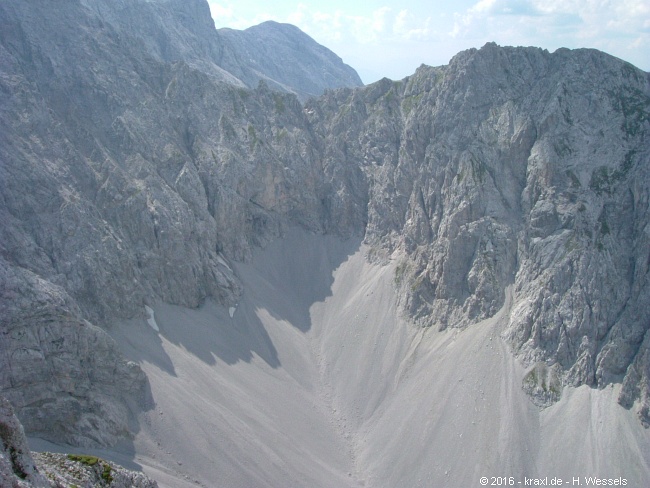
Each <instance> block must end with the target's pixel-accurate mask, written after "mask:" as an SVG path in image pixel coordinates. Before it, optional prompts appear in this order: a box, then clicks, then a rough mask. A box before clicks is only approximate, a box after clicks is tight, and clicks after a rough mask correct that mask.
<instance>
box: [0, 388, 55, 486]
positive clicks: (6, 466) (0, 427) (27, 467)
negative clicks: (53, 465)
mask: <svg viewBox="0 0 650 488" xmlns="http://www.w3.org/2000/svg"><path fill="white" fill-rule="evenodd" d="M0 484H1V485H2V486H11V487H14V486H16V487H23V486H24V487H28V486H33V487H35V488H45V487H49V486H50V484H49V483H48V481H47V479H46V478H45V477H44V476H43V475H42V474H40V473H39V472H38V469H37V468H36V465H35V464H34V459H33V458H32V453H31V452H30V450H29V447H28V446H27V439H25V431H24V430H23V427H22V425H20V422H19V421H18V419H17V418H16V415H15V414H14V410H13V408H12V407H11V404H10V403H9V402H8V401H7V399H5V398H4V397H0Z"/></svg>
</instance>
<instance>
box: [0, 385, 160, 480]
mask: <svg viewBox="0 0 650 488" xmlns="http://www.w3.org/2000/svg"><path fill="white" fill-rule="evenodd" d="M0 442H1V446H0V447H1V449H0V486H2V487H6V488H9V487H11V488H68V487H74V486H77V487H79V486H83V487H86V488H93V487H100V486H110V487H112V488H157V486H158V484H157V483H156V482H155V481H153V480H151V479H150V478H148V477H147V476H145V475H144V474H142V473H136V472H133V471H129V470H127V469H124V468H123V467H121V466H118V465H116V464H115V463H111V462H108V461H104V460H101V459H98V458H96V457H94V456H75V455H65V454H53V453H47V452H45V453H38V452H35V453H32V452H31V451H30V450H29V446H28V445H27V439H26V438H25V432H24V429H23V426H22V425H21V423H20V421H19V420H18V418H17V417H16V415H15V414H14V411H13V408H12V406H11V403H9V401H8V400H7V399H5V398H3V397H0Z"/></svg>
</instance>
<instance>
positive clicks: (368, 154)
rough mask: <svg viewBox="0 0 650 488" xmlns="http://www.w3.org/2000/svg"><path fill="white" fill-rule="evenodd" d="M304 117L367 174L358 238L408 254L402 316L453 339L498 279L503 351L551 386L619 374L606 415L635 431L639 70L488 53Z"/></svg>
mask: <svg viewBox="0 0 650 488" xmlns="http://www.w3.org/2000/svg"><path fill="white" fill-rule="evenodd" d="M308 109H309V110H311V111H313V112H314V117H313V118H314V119H316V120H315V121H314V122H313V123H314V124H315V125H316V126H319V127H320V126H323V127H324V129H322V134H323V137H324V138H326V139H327V140H328V144H326V147H328V148H331V150H332V151H335V152H337V154H336V156H333V157H338V158H340V160H342V161H345V164H346V165H348V166H352V165H355V164H356V165H361V167H362V168H363V170H364V173H365V174H366V179H367V181H368V185H369V186H368V188H369V189H368V191H369V196H368V205H367V211H368V215H367V221H368V224H367V228H366V240H367V241H368V242H370V243H372V244H374V245H376V246H377V247H378V248H380V249H382V250H384V251H386V252H389V253H390V252H393V251H394V250H401V251H403V252H404V254H405V255H406V256H408V257H407V259H405V260H404V262H403V263H402V265H401V266H400V267H399V268H398V276H396V282H397V283H398V285H399V286H400V287H401V289H402V294H401V295H402V298H403V301H402V303H403V306H404V308H405V310H406V311H407V313H408V314H409V315H410V316H411V317H413V318H414V319H415V320H416V321H417V322H419V323H421V324H426V325H435V326H437V327H440V328H444V327H449V326H452V327H464V326H466V325H469V324H471V323H474V322H476V321H479V320H481V319H483V318H486V317H490V316H492V315H493V314H494V313H495V312H496V311H497V310H499V309H500V308H501V306H502V305H503V303H504V297H505V289H506V287H507V286H508V285H510V284H513V285H514V293H515V295H514V307H513V312H512V314H511V316H510V327H509V330H508V334H507V335H508V339H509V341H510V342H511V344H512V346H513V349H514V351H515V352H516V353H517V354H519V355H520V356H521V357H522V358H523V359H524V361H525V362H526V363H527V364H531V365H532V364H535V363H536V362H539V361H542V362H544V363H545V364H547V365H548V366H549V367H554V368H557V369H559V371H561V372H562V373H558V374H559V376H560V377H561V378H562V381H561V385H562V384H570V385H579V384H589V385H593V386H600V387H602V386H604V385H606V384H609V383H611V382H620V381H621V380H623V378H626V379H625V381H624V385H625V386H624V389H623V393H622V397H621V402H622V403H624V404H626V405H630V404H631V401H629V400H627V398H628V397H629V398H632V397H633V398H638V396H637V394H640V395H641V396H642V397H643V398H645V400H644V405H643V406H642V407H641V412H645V413H641V416H642V418H643V419H644V421H645V422H647V421H648V417H647V408H648V405H649V404H648V396H647V394H646V393H641V392H647V391H648V390H649V387H648V386H649V383H648V381H649V379H650V370H649V369H648V362H647V357H648V349H647V339H644V337H645V336H646V335H647V334H648V330H649V329H648V324H649V323H650V311H649V310H648V308H647V307H646V306H645V303H648V301H649V300H650V288H649V282H648V279H649V274H648V271H649V261H648V260H649V258H650V241H649V240H648V239H649V234H648V223H649V222H650V214H649V207H648V199H649V196H650V193H649V192H650V188H649V181H650V179H649V176H650V175H649V173H648V168H649V165H648V162H649V161H650V146H649V145H648V131H649V128H650V127H649V123H648V121H649V115H650V86H649V78H648V75H647V73H644V72H642V71H639V70H637V69H636V68H634V67H633V66H631V65H629V64H627V63H623V62H621V61H620V60H618V59H615V58H612V57H610V56H606V55H604V54H603V53H600V52H597V51H593V50H576V51H569V50H559V51H557V52H556V53H553V54H549V53H548V52H545V51H543V50H541V49H532V48H531V49H514V48H501V47H498V46H496V45H494V44H488V45H486V46H484V47H483V48H482V49H480V50H470V51H466V52H463V53H460V54H459V55H457V56H456V57H455V58H454V59H452V61H451V62H450V64H449V65H448V66H445V67H441V68H428V67H422V68H420V69H419V70H418V72H417V73H416V74H415V75H414V76H412V77H409V78H407V79H406V80H404V81H402V82H391V81H390V80H383V81H380V82H378V83H376V84H374V85H372V86H369V87H366V88H363V89H360V90H356V91H340V92H337V93H332V94H328V95H325V96H324V97H323V98H321V99H320V100H319V101H318V102H316V103H314V104H313V105H309V107H308ZM644 341H645V342H644ZM554 370H555V369H554ZM627 378H630V379H627ZM561 385H557V387H558V388H559V389H561V388H560V387H561ZM632 391H633V392H634V393H632Z"/></svg>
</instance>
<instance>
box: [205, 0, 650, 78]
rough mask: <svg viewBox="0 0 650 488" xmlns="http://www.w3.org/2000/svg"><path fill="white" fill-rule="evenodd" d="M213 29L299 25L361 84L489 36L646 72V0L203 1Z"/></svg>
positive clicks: (441, 60)
mask: <svg viewBox="0 0 650 488" xmlns="http://www.w3.org/2000/svg"><path fill="white" fill-rule="evenodd" d="M209 3H210V8H211V10H212V17H213V18H214V20H215V25H216V27H217V28H220V27H232V28H235V29H245V28H247V27H250V26H252V25H256V24H259V23H260V22H263V21H265V20H275V21H278V22H288V23H291V24H294V25H296V26H298V27H299V28H300V29H302V30H303V31H305V32H306V33H307V34H309V35H310V36H311V37H313V38H314V39H315V40H316V41H317V42H319V43H320V44H323V45H324V46H327V47H328V48H330V49H331V50H332V51H334V52H335V53H336V54H338V55H339V56H341V58H343V61H344V62H346V63H347V64H349V65H350V66H352V67H353V68H355V69H356V70H357V72H358V73H359V75H360V76H361V78H362V79H363V81H364V82H366V83H371V82H373V81H376V80H378V79H379V78H382V77H384V76H386V77H388V78H392V79H401V78H404V77H405V76H408V75H410V74H412V73H413V72H414V71H415V69H416V68H417V67H418V66H419V65H420V64H422V63H425V64H428V65H432V66H438V65H441V64H447V63H448V62H449V59H450V58H451V57H452V56H453V55H454V54H456V53H457V52H458V51H461V50H463V49H467V48H470V47H481V46H482V45H483V44H485V43H486V42H488V41H495V42H496V43H497V44H500V45H509V46H539V47H543V48H546V49H548V50H549V51H554V50H555V49H557V48H559V47H568V48H577V47H592V48H597V49H601V50H603V51H605V52H608V53H610V54H613V55H614V56H618V57H619V58H622V59H624V60H626V61H629V62H631V63H633V64H635V65H636V66H638V67H639V68H641V69H643V70H645V71H650V0H454V1H450V0H444V1H436V0H399V1H396V0H383V1H382V0H365V1H354V0H348V1H343V0H329V1H327V2H325V1H318V2H308V1H293V0H279V1H278V0H276V1H274V2H262V1H259V0H209Z"/></svg>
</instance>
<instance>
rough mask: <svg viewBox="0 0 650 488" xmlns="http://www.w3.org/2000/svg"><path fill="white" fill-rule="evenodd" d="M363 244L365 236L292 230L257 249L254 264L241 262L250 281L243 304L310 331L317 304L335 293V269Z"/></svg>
mask: <svg viewBox="0 0 650 488" xmlns="http://www.w3.org/2000/svg"><path fill="white" fill-rule="evenodd" d="M361 242H362V238H361V237H351V238H348V239H341V238H339V237H334V236H324V235H316V234H311V233H308V232H305V231H303V230H300V229H295V228H294V229H291V230H290V231H288V232H287V234H286V235H285V237H284V238H282V239H279V240H277V241H275V242H273V243H271V244H270V245H269V246H268V247H267V248H265V249H264V250H261V251H259V252H258V253H256V254H255V256H254V257H253V260H252V262H251V263H245V264H242V263H240V264H238V265H237V267H236V269H237V273H238V274H239V276H240V277H241V279H242V282H243V283H244V285H245V291H244V295H243V297H242V298H243V300H242V302H243V303H244V304H246V305H247V306H249V307H250V306H253V307H254V308H255V309H256V310H266V311H267V312H268V313H269V314H271V315H272V316H273V317H274V318H275V319H277V320H282V321H286V322H288V323H290V324H291V325H293V326H294V327H296V328H297V329H298V330H300V331H301V332H307V331H309V329H311V325H312V319H311V314H310V309H311V306H312V305H313V304H315V303H318V302H323V301H324V300H325V299H326V298H327V297H330V296H332V284H333V283H334V271H335V270H336V269H337V268H338V267H339V266H340V265H341V264H342V263H344V262H345V261H347V259H348V258H349V257H350V256H351V255H353V254H354V253H356V252H357V251H358V250H359V248H360V247H361ZM238 318H239V317H238V315H237V314H235V319H238Z"/></svg>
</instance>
